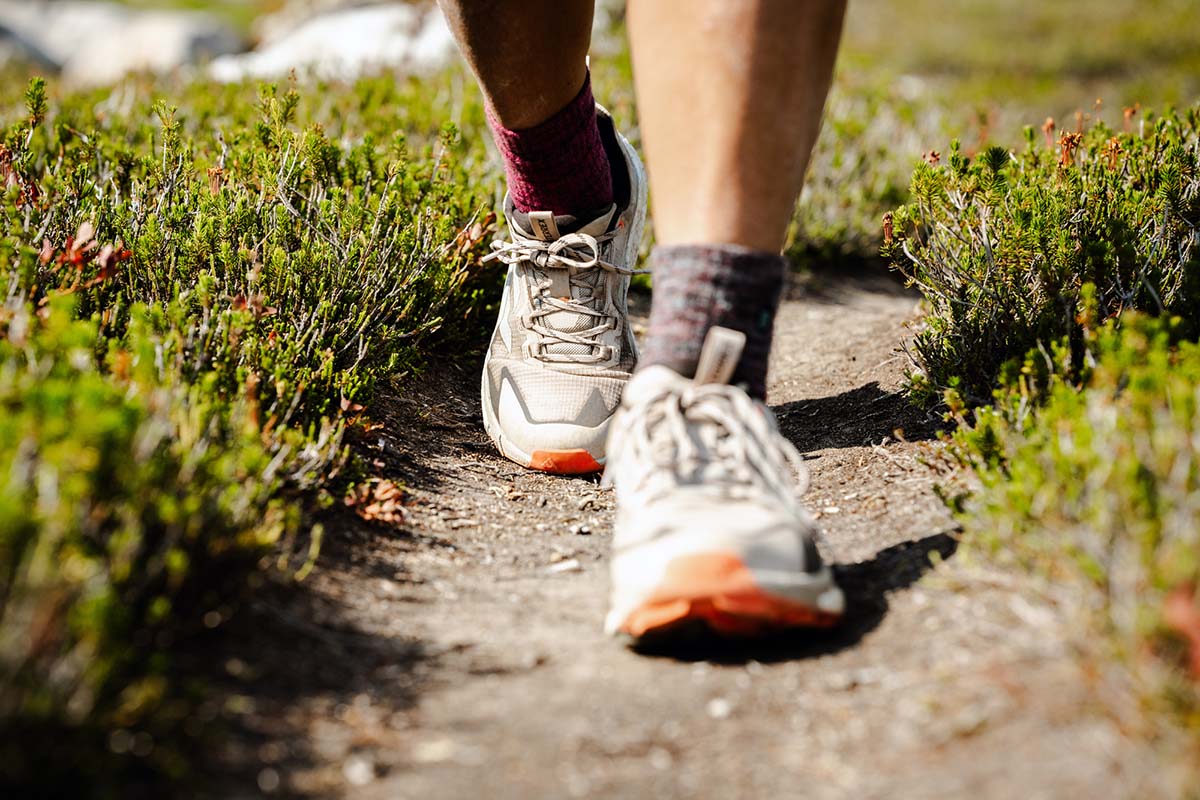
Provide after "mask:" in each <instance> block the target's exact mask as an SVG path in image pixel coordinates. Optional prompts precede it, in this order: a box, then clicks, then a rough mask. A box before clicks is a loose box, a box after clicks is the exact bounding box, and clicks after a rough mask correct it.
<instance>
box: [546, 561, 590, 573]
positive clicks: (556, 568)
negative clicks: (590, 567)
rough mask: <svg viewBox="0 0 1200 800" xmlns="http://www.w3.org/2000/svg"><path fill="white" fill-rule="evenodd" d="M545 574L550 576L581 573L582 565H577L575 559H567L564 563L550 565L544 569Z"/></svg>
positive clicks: (577, 562)
mask: <svg viewBox="0 0 1200 800" xmlns="http://www.w3.org/2000/svg"><path fill="white" fill-rule="evenodd" d="M546 572H547V573H549V574H550V575H558V574H561V573H564V572H583V565H582V564H580V563H579V559H577V558H568V559H567V560H566V561H559V562H558V563H557V564H551V565H550V566H548V567H546Z"/></svg>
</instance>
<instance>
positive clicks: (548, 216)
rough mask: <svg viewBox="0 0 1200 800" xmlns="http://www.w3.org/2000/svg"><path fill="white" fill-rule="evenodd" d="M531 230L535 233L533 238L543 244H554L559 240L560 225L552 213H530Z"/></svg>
mask: <svg viewBox="0 0 1200 800" xmlns="http://www.w3.org/2000/svg"><path fill="white" fill-rule="evenodd" d="M529 228H530V230H531V231H532V232H533V238H535V239H540V240H541V241H543V242H553V241H556V240H557V239H558V238H559V234H558V223H557V222H555V221H554V214H553V213H552V212H550V211H530V212H529Z"/></svg>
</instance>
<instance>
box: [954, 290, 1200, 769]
mask: <svg viewBox="0 0 1200 800" xmlns="http://www.w3.org/2000/svg"><path fill="white" fill-rule="evenodd" d="M1084 297H1085V303H1084V305H1085V310H1084V313H1083V315H1082V324H1083V326H1084V352H1085V354H1086V358H1085V362H1084V363H1085V367H1084V368H1083V369H1080V368H1079V366H1078V364H1077V363H1076V361H1075V358H1074V356H1073V355H1072V352H1071V351H1072V348H1071V346H1070V345H1068V343H1066V342H1065V341H1063V342H1060V343H1058V344H1057V345H1056V346H1053V347H1047V348H1043V349H1041V350H1037V351H1034V352H1032V353H1031V354H1030V355H1029V356H1028V357H1027V358H1026V359H1025V361H1024V363H1023V365H1022V368H1021V369H1020V370H1019V371H1017V372H1016V373H1014V374H1013V375H1012V376H1010V377H1009V378H1006V379H1005V380H1004V382H1003V385H1002V387H1001V388H1000V389H999V390H998V391H997V392H996V396H995V402H994V405H992V406H987V407H984V408H980V409H977V410H975V411H974V413H971V414H969V413H968V412H967V411H966V410H965V409H964V408H963V407H962V406H961V405H959V404H955V403H953V402H952V413H953V414H954V415H955V416H956V417H957V419H958V422H959V423H960V427H959V428H958V430H956V431H955V433H954V434H953V438H952V439H951V442H950V451H951V453H952V454H953V455H954V456H956V457H957V458H958V459H959V460H960V461H961V462H962V463H963V464H965V465H967V466H969V467H970V468H971V469H972V473H973V475H974V476H975V477H976V479H977V481H976V485H975V486H974V487H973V489H974V490H973V491H971V492H969V493H964V494H957V495H955V496H953V497H949V496H948V498H947V499H948V500H949V501H950V502H951V505H952V507H953V508H954V509H955V511H956V513H957V515H958V517H959V519H960V520H961V521H962V523H963V525H964V527H965V529H966V531H967V532H968V534H969V535H971V536H972V537H974V538H975V539H976V540H977V541H983V542H987V543H990V544H991V545H992V547H993V550H994V552H995V554H996V555H997V557H1000V558H1005V559H1013V560H1017V561H1019V562H1020V563H1021V564H1022V565H1023V566H1025V567H1028V568H1032V569H1035V570H1038V571H1039V572H1041V573H1042V574H1044V575H1046V576H1047V577H1049V578H1050V579H1052V580H1053V581H1054V582H1055V583H1056V585H1059V586H1060V587H1064V588H1066V589H1068V590H1069V589H1070V588H1071V587H1076V588H1078V589H1079V591H1075V592H1071V594H1072V596H1075V597H1078V598H1079V603H1080V605H1082V606H1083V608H1084V610H1085V612H1086V614H1087V615H1088V616H1089V617H1090V619H1091V621H1092V623H1093V628H1092V630H1094V631H1095V632H1096V633H1098V634H1099V635H1095V636H1086V637H1081V643H1082V645H1083V647H1084V649H1085V653H1086V655H1088V656H1089V657H1090V658H1091V660H1092V661H1093V669H1094V670H1095V671H1096V672H1098V673H1100V674H1102V676H1103V677H1104V679H1105V680H1106V681H1109V682H1111V683H1113V684H1115V685H1114V686H1113V687H1111V688H1112V691H1108V692H1106V693H1105V695H1106V696H1108V697H1110V698H1114V699H1116V700H1118V701H1121V699H1123V698H1139V699H1140V700H1141V701H1142V703H1143V704H1144V708H1147V709H1149V710H1151V711H1152V712H1158V713H1151V714H1150V715H1143V714H1141V713H1140V711H1139V709H1138V707H1137V704H1136V702H1131V701H1129V700H1124V701H1123V702H1116V703H1114V706H1115V707H1114V711H1115V712H1117V714H1118V715H1119V716H1120V717H1122V718H1123V722H1124V724H1126V725H1127V726H1130V730H1131V732H1132V731H1137V732H1140V733H1141V734H1142V735H1144V736H1147V737H1149V738H1154V739H1157V740H1159V741H1160V743H1161V744H1162V746H1163V749H1162V750H1161V752H1162V753H1164V755H1165V754H1167V752H1168V751H1169V750H1170V749H1171V748H1181V749H1180V750H1179V751H1178V752H1174V753H1172V755H1174V756H1176V757H1177V760H1172V759H1167V760H1166V761H1164V764H1171V763H1177V764H1182V765H1183V766H1184V767H1185V768H1186V766H1187V764H1189V763H1190V764H1192V765H1193V769H1194V765H1195V764H1196V763H1200V761H1197V760H1196V756H1197V755H1200V750H1198V748H1200V685H1198V684H1197V682H1196V681H1197V678H1200V595H1198V594H1197V586H1200V454H1198V452H1197V449H1196V446H1195V443H1196V441H1197V437H1200V345H1197V344H1196V343H1195V342H1190V341H1186V340H1184V341H1180V337H1181V336H1182V334H1183V333H1184V331H1185V330H1186V329H1187V326H1186V325H1184V323H1183V321H1182V320H1180V319H1179V318H1166V317H1160V318H1151V317H1147V316H1144V315H1137V314H1132V315H1125V316H1123V317H1122V318H1121V319H1120V320H1119V321H1118V320H1110V321H1109V322H1107V323H1104V324H1102V325H1101V324H1097V319H1096V316H1095V309H1096V306H1095V305H1094V304H1093V302H1092V293H1091V290H1090V287H1087V288H1085V292H1084ZM1114 656H1115V657H1116V658H1115V659H1114V658H1113V657H1114ZM1113 665H1116V666H1113ZM1131 706H1132V707H1131ZM1195 777H1196V775H1195V774H1194V772H1193V774H1192V780H1193V784H1192V785H1194V779H1195Z"/></svg>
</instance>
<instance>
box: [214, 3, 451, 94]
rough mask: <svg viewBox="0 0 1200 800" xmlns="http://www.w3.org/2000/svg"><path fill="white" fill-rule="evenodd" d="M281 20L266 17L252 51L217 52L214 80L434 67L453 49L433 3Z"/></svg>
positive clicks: (292, 15) (341, 75)
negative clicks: (294, 72)
mask: <svg viewBox="0 0 1200 800" xmlns="http://www.w3.org/2000/svg"><path fill="white" fill-rule="evenodd" d="M318 7H319V6H318ZM283 13H284V14H285V18H284V21H283V22H279V23H276V22H272V21H271V20H270V19H267V20H265V21H264V22H263V23H262V25H261V26H260V28H259V29H260V30H261V31H263V34H264V36H265V37H267V38H265V39H264V41H263V42H262V43H261V44H260V45H259V47H258V48H257V49H256V50H255V51H254V52H252V53H245V54H243V55H230V56H225V57H223V58H219V59H217V60H216V61H214V62H213V64H212V66H211V74H212V75H213V77H215V78H216V79H217V80H220V81H226V82H232V81H239V80H243V79H245V78H273V77H281V76H284V75H287V74H288V72H290V71H291V70H293V69H295V70H298V71H300V72H304V73H309V74H313V75H316V76H317V77H320V78H331V79H343V80H349V79H352V78H354V77H356V76H358V75H360V74H362V73H363V72H366V71H369V70H371V69H375V68H380V67H389V68H396V67H398V68H404V69H409V70H415V71H424V70H430V69H436V68H438V67H441V66H443V65H444V64H446V63H447V62H448V61H449V60H450V59H451V58H452V57H453V55H454V52H455V49H454V40H453V38H452V37H451V35H450V30H449V29H448V28H447V27H446V22H445V20H444V19H443V17H442V14H441V12H439V11H438V10H437V9H436V8H435V7H417V6H413V5H409V4H405V3H387V4H381V5H370V6H365V7H361V8H347V9H335V10H332V11H329V12H327V13H318V14H317V15H316V16H314V17H310V18H308V19H307V20H305V21H303V22H298V23H294V24H293V25H288V24H286V23H287V21H288V20H292V21H294V20H296V19H299V18H300V17H298V16H297V15H296V13H295V12H293V11H285V12H283Z"/></svg>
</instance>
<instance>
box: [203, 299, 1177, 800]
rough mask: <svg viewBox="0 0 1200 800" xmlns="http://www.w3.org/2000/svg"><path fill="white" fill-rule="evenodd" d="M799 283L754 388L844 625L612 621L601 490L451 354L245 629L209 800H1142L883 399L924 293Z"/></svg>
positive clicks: (1022, 605)
mask: <svg viewBox="0 0 1200 800" xmlns="http://www.w3.org/2000/svg"><path fill="white" fill-rule="evenodd" d="M794 294H795V296H794V297H792V298H791V299H789V300H788V301H787V302H786V303H785V304H784V306H783V308H782V309H781V313H780V317H779V321H778V328H777V330H778V335H777V339H776V353H777V355H776V358H775V361H774V364H773V380H772V383H771V385H770V400H771V404H772V406H773V407H774V409H775V411H776V413H777V414H778V416H779V419H780V424H781V427H782V429H783V431H784V432H785V434H786V435H787V436H788V437H789V438H790V439H791V440H792V441H793V442H794V443H795V444H796V445H797V447H799V448H800V450H801V451H802V452H803V453H805V455H806V457H807V459H808V460H809V466H810V468H811V471H812V486H811V488H810V490H809V492H808V495H807V503H808V504H809V507H810V508H811V509H812V510H813V511H814V512H815V514H816V515H817V516H818V518H819V523H820V525H821V526H822V528H823V535H822V538H821V540H820V547H821V550H822V552H823V554H824V555H825V556H826V557H827V558H828V559H829V560H831V561H832V562H834V563H835V564H836V565H837V567H836V568H837V571H838V575H839V580H840V581H841V583H842V584H843V586H844V587H845V588H846V591H847V596H848V601H849V610H848V614H847V618H846V621H845V623H844V624H843V625H841V626H840V627H839V628H838V629H836V630H834V631H831V632H828V633H813V632H798V633H795V634H789V635H786V636H782V637H778V638H775V639H772V640H769V641H765V642H759V643H757V644H739V645H729V644H727V645H717V644H714V643H711V642H710V643H699V644H697V645H695V646H694V647H692V648H689V649H688V650H687V651H684V652H676V653H672V654H665V655H664V654H658V655H645V654H638V653H634V652H632V651H630V650H628V649H627V648H625V647H623V646H622V645H621V644H620V643H619V642H617V641H614V640H611V639H608V638H606V637H605V636H604V635H603V633H602V631H601V621H602V619H603V614H604V611H605V599H606V590H607V585H606V559H607V554H608V547H609V537H610V533H611V517H612V498H611V495H610V493H609V492H608V491H607V490H604V489H602V488H601V487H600V486H599V485H598V482H597V480H595V479H588V478H576V479H570V478H556V477H549V476H545V475H541V474H537V473H532V472H529V471H526V470H524V469H522V468H520V467H518V466H516V465H514V464H512V463H510V462H508V461H506V460H504V459H503V458H501V457H499V456H498V455H497V454H496V453H495V451H494V449H493V448H492V446H491V444H490V443H489V441H488V439H487V436H486V435H485V433H484V431H483V423H482V418H481V416H480V412H479V391H478V374H479V373H478V363H477V360H472V359H470V358H465V359H464V362H465V363H462V364H447V365H444V366H442V367H440V368H438V369H436V370H434V371H433V372H432V373H431V374H428V375H426V376H424V377H423V378H422V379H421V380H420V381H415V382H411V383H415V384H417V385H415V386H414V385H411V384H410V385H409V386H407V387H406V388H408V390H409V391H407V392H400V391H396V392H394V393H392V394H390V395H388V396H386V397H384V398H382V399H381V400H380V402H379V403H378V404H377V405H376V406H375V407H374V408H372V409H371V412H370V413H371V415H372V417H373V418H374V419H376V420H377V421H378V422H380V423H382V427H380V428H379V429H378V430H376V431H374V432H372V433H371V434H370V435H369V436H365V437H363V438H362V440H361V441H359V442H357V443H356V447H357V448H358V450H359V452H360V453H361V454H362V455H363V456H364V457H365V458H366V460H367V462H368V463H370V464H372V468H373V470H374V471H375V474H376V477H378V478H379V479H382V480H389V481H393V482H394V483H395V484H397V485H399V486H402V487H403V490H404V493H405V494H404V498H403V506H402V509H401V510H400V511H398V512H396V513H395V514H394V515H393V516H394V517H396V519H393V520H392V521H390V522H389V521H386V520H379V519H376V520H373V521H367V520H362V519H360V518H359V517H357V516H355V515H354V513H353V512H352V511H350V510H348V509H342V510H340V511H337V512H335V513H333V514H332V515H331V516H330V519H329V520H328V521H327V522H326V528H327V531H326V535H325V542H324V547H323V550H322V553H321V556H320V558H319V560H318V561H317V565H316V568H315V570H314V571H313V572H312V574H311V575H309V576H308V577H307V579H306V580H304V581H303V582H302V583H300V584H298V585H293V586H276V587H273V588H271V589H270V590H269V591H265V592H263V593H262V594H261V595H260V598H259V599H258V600H257V601H255V603H254V604H253V606H252V607H251V608H250V609H248V610H247V611H246V612H244V613H243V614H241V616H240V617H239V618H238V619H236V620H235V622H234V623H233V628H234V636H233V639H232V641H233V642H234V644H233V645H231V649H230V652H229V654H228V656H227V657H226V658H225V662H224V663H225V671H226V673H227V674H226V676H225V678H224V679H223V681H222V685H221V687H220V697H221V701H222V704H223V706H224V708H225V709H226V714H227V716H228V717H229V718H230V719H231V720H233V721H234V723H235V727H236V730H237V733H236V735H234V736H233V737H232V739H231V741H230V743H229V744H228V745H227V746H226V748H225V750H224V751H222V752H221V753H220V754H219V757H218V760H219V761H220V763H221V765H222V770H223V771H224V773H225V777H224V778H223V779H222V783H223V785H222V788H221V790H220V794H221V795H222V796H234V797H239V796H242V797H252V796H258V795H259V794H260V793H264V792H265V793H275V794H286V795H305V796H322V797H337V796H346V797H355V798H426V797H439V798H474V797H489V798H510V797H511V798H540V797H547V798H550V797H555V798H557V797H630V798H637V797H698V798H699V797H720V798H725V797H810V798H821V797H854V798H876V797H879V798H882V797H964V796H968V795H970V796H973V797H976V798H993V797H995V798H1000V797H1004V798H1008V797H1012V796H1015V795H1019V796H1022V797H1047V798H1050V797H1069V796H1103V797H1122V796H1139V797H1145V796H1153V795H1154V794H1156V789H1155V785H1154V783H1153V780H1154V779H1153V772H1154V770H1153V759H1150V758H1148V757H1147V755H1146V754H1145V753H1141V752H1138V751H1137V750H1136V749H1135V746H1134V745H1133V744H1131V743H1130V742H1129V741H1128V740H1127V739H1125V738H1124V737H1123V736H1122V734H1121V730H1120V728H1119V726H1118V725H1116V723H1114V722H1113V721H1112V720H1111V718H1110V717H1108V716H1106V715H1105V713H1104V712H1103V711H1102V708H1101V706H1100V704H1099V703H1098V702H1097V701H1096V696H1095V695H1096V692H1095V691H1094V689H1093V687H1092V685H1091V682H1089V680H1088V676H1087V674H1086V673H1085V672H1084V671H1083V670H1082V669H1081V667H1080V662H1079V659H1078V658H1077V654H1076V652H1075V649H1074V647H1073V645H1072V641H1073V639H1072V636H1073V631H1074V630H1075V628H1074V627H1073V626H1072V625H1071V614H1070V612H1069V611H1068V610H1067V608H1066V606H1065V605H1064V604H1062V603H1059V602H1056V600H1055V597H1056V595H1055V592H1054V589H1053V587H1047V586H1044V585H1042V584H1039V583H1038V582H1037V581H1036V580H1035V579H1034V578H1033V577H1031V576H1029V575H1027V574H1022V573H1018V572H1012V571H1008V570H1005V569H1001V568H998V567H996V566H993V565H992V564H991V560H990V559H989V558H988V557H987V555H986V553H984V552H983V551H982V549H981V548H977V547H973V546H970V545H969V543H968V544H967V545H964V547H963V548H962V552H960V548H959V544H960V542H959V539H960V537H959V534H958V531H957V530H956V529H955V527H954V524H953V522H952V520H951V518H950V517H949V515H948V514H947V513H946V511H945V510H944V508H943V506H942V504H941V502H940V501H939V500H938V499H937V497H936V496H935V494H934V491H933V486H934V484H935V483H936V482H937V481H938V480H939V479H940V478H941V476H942V473H943V472H944V468H943V467H941V466H939V465H942V464H944V463H945V459H944V458H942V457H941V447H942V445H941V444H940V443H939V442H938V441H937V437H936V432H937V430H938V425H939V420H938V419H937V418H935V417H929V416H927V415H925V414H923V413H922V412H920V411H918V410H916V409H914V408H913V407H912V406H910V405H909V404H908V403H907V402H906V400H905V399H904V397H903V396H902V395H901V394H900V393H899V389H900V386H901V383H902V380H903V373H904V369H905V367H906V365H907V363H908V362H907V358H906V357H905V356H904V354H903V353H902V352H901V349H900V348H901V347H902V345H903V342H904V341H905V339H906V338H907V337H908V336H909V331H908V329H907V327H906V323H907V322H909V321H910V320H912V319H914V318H915V317H916V314H917V298H916V296H914V295H913V294H910V293H909V292H907V291H905V290H903V289H902V288H900V287H899V286H897V285H896V284H895V283H894V282H892V281H890V280H889V279H887V278H886V277H881V276H865V275H859V276H843V277H839V278H834V277H830V276H819V277H818V278H817V279H816V280H815V281H813V282H812V283H811V285H810V286H808V287H806V288H805V289H804V290H803V291H799V292H796V293H794ZM377 516H378V515H377ZM384 516H387V515H384ZM400 517H402V518H400Z"/></svg>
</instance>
